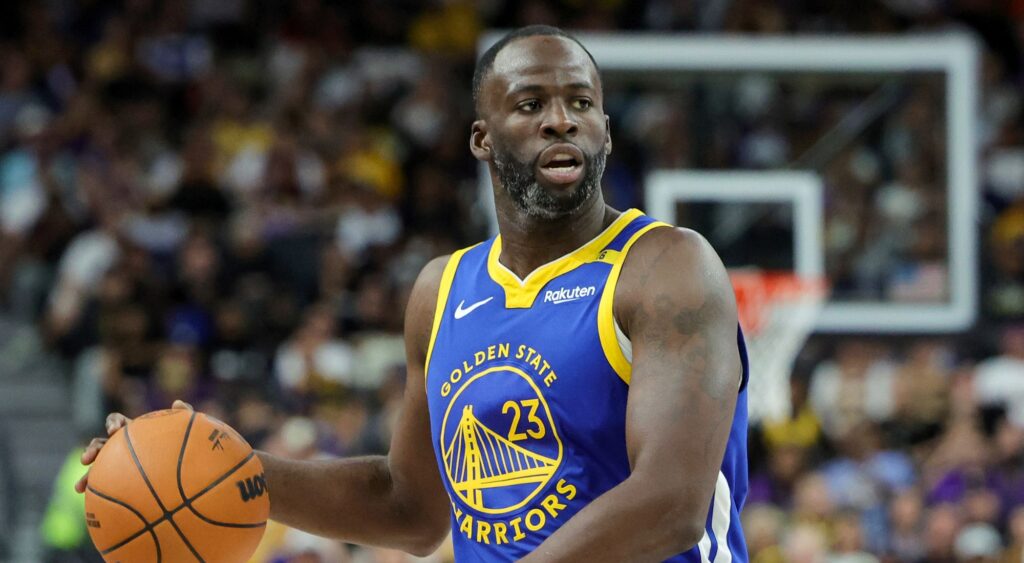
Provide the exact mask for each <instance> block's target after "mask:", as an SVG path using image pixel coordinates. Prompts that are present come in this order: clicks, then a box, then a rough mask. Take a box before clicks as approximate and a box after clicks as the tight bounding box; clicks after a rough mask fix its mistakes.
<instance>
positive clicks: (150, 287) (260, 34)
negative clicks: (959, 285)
mask: <svg viewBox="0 0 1024 563" xmlns="http://www.w3.org/2000/svg"><path fill="white" fill-rule="evenodd" d="M531 23H549V24H554V25H560V26H563V27H565V28H567V29H577V30H590V31H614V30H623V31H639V30H647V31H661V32H668V31H686V32H698V33H707V32H723V31H724V32H743V33H753V34H791V33H801V32H811V33H826V34H840V33H868V34H878V33H886V34H889V33H902V32H906V31H933V32H935V31H951V32H952V31H956V32H962V33H968V34H971V35H973V36H974V37H975V38H977V39H978V41H979V42H980V44H981V45H982V46H983V53H984V54H983V60H982V61H981V62H982V67H983V71H982V77H981V81H982V84H981V88H982V90H981V108H980V109H981V115H980V127H979V131H978V132H977V135H978V146H979V150H980V153H981V156H982V160H981V165H982V168H981V171H980V172H981V173H980V177H979V180H980V182H981V189H982V190H983V192H982V199H983V210H982V213H983V217H982V221H981V223H980V224H979V226H978V228H979V229H980V232H979V235H980V238H981V240H982V254H983V257H982V263H981V264H979V265H978V266H979V268H980V269H981V271H982V272H983V276H982V277H983V282H984V290H983V291H982V293H981V295H980V296H979V299H980V302H981V307H982V311H983V320H982V321H981V323H980V326H981V327H982V328H983V329H984V331H985V332H984V334H986V335H989V334H991V335H993V336H992V338H991V339H990V341H989V342H988V345H984V344H983V345H977V342H976V341H975V342H973V343H971V344H970V345H967V344H964V342H963V341H961V340H956V339H951V340H908V341H906V342H900V343H898V344H895V345H894V344H891V343H883V342H879V341H875V340H870V339H857V340H835V341H824V342H820V343H818V346H817V347H816V348H815V350H817V351H818V352H819V353H817V354H810V356H813V359H812V361H810V362H808V365H807V366H805V369H803V370H802V372H801V373H800V374H798V376H795V377H794V378H793V398H794V405H795V406H796V408H795V409H794V415H793V417H792V419H791V420H788V421H785V422H780V423H776V424H772V425H767V426H764V427H758V428H755V429H753V432H752V439H751V443H752V456H751V459H752V467H751V477H752V481H751V491H750V505H749V508H748V509H747V511H746V514H745V522H746V525H747V533H748V540H749V542H750V545H751V550H752V554H753V558H754V560H755V561H757V562H761V563H774V562H776V561H789V562H794V563H816V562H826V561H828V562H860V561H864V562H872V561H910V562H936V563H941V562H947V561H950V562H951V561H972V562H973V561H984V562H995V561H1017V562H1019V561H1021V560H1022V558H1024V555H1022V551H1021V550H1022V548H1024V328H1021V326H1022V325H1021V324H1019V323H1021V322H1024V105H1022V103H1024V99H1022V95H1021V92H1022V86H1024V73H1022V71H1024V66H1022V62H1024V60H1022V50H1021V48H1020V46H1021V45H1022V44H1024V2H1021V1H1020V0H917V1H904V0H870V1H867V2H852V3H844V2H829V1H825V0H820V1H819V0H789V1H785V2H774V1H767V0H732V1H714V0H703V1H692V2H691V1H678V0H639V1H626V0H598V1H593V0H592V1H582V0H550V1H544V0H525V1H521V2H519V1H515V2H514V1H505V0H481V1H479V2H471V1H462V0H434V1H425V0H381V1H376V0H375V1H372V2H370V1H367V2H343V1H339V2H330V1H327V0H294V1H284V0H276V1H252V0H218V1H216V2H205V1H202V0H192V1H189V0H123V1H120V2H106V1H101V0H49V1H42V2H28V1H21V2H6V3H3V5H2V6H0V37H2V40H0V68H2V70H3V72H2V78H0V151H2V152H0V310H2V311H4V312H5V314H6V315H9V316H12V317H14V318H18V319H21V320H22V321H24V322H31V323H34V324H36V325H37V326H38V327H39V330H40V332H41V334H42V335H43V336H44V338H45V341H46V343H47V345H48V346H49V348H50V349H51V350H53V351H54V352H56V353H58V354H60V355H61V356H62V357H63V358H65V359H66V361H67V365H68V366H69V370H68V371H69V373H70V376H69V381H71V384H72V385H73V389H74V394H73V396H74V404H72V405H71V409H72V411H73V414H74V418H75V422H76V424H77V426H78V427H79V429H80V430H81V431H82V434H83V436H90V435H94V434H97V433H98V432H101V429H102V418H103V416H104V414H105V413H106V412H108V411H112V410H117V411H121V412H125V413H127V414H129V415H136V414H139V413H143V412H146V411H149V410H153V409H158V408H166V407H167V405H169V404H170V401H171V400H172V399H173V398H182V399H185V400H188V401H190V402H191V403H192V404H194V405H195V406H196V407H197V408H198V409H200V410H203V411H205V412H208V413H211V414H214V415H215V416H218V417H222V418H223V419H224V420H227V421H229V422H230V423H232V424H233V425H234V426H235V428H237V429H238V430H239V431H240V432H241V433H242V434H243V435H245V436H246V437H247V438H248V439H249V441H250V442H251V443H252V444H253V445H256V446H258V447H261V448H263V449H266V450H269V451H272V452H276V453H279V454H281V455H286V456H290V457H295V458H314V457H318V456H328V455H361V454H373V453H383V452H386V450H387V447H388V443H389V440H390V429H391V427H392V424H393V423H394V420H395V416H396V414H397V410H398V407H399V402H400V401H399V400H400V397H401V395H402V392H403V381H404V362H405V359H404V351H403V350H404V349H403V342H402V337H401V330H402V322H403V319H402V314H403V311H404V305H405V302H406V299H407V297H408V293H409V291H410V289H411V285H412V283H413V281H414V279H415V276H416V275H417V273H418V271H419V269H420V267H421V266H422V265H424V264H425V263H426V261H427V260H429V259H430V258H432V257H433V256H436V255H440V254H444V253H447V252H450V251H451V250H453V249H455V248H458V247H459V246H461V245H466V244H469V243H473V242H476V241H478V240H481V239H483V238H485V237H486V236H487V235H488V221H489V218H488V217H487V211H486V209H487V207H486V206H481V205H479V202H478V192H477V172H478V168H477V166H476V163H475V162H474V161H473V160H472V159H471V157H470V155H469V152H468V150H467V133H468V131H469V124H470V123H471V122H472V120H473V118H474V116H473V111H472V108H473V106H472V102H471V99H470V92H469V82H470V76H471V74H472V68H473V63H474V56H475V53H476V42H477V39H478V37H479V34H480V33H481V32H482V31H483V30H485V29H488V28H494V27H499V28H508V27H515V26H518V25H524V24H531ZM874 84H875V86H870V85H869V86H864V85H863V84H853V85H848V84H838V85H836V84H829V83H827V82H822V81H820V80H813V79H803V80H800V79H792V78H784V77H781V76H775V77H773V76H750V77H740V78H739V79H738V80H736V81H734V82H733V83H731V85H729V86H728V87H724V86H721V84H720V83H719V85H717V86H716V85H714V84H711V85H707V86H702V87H695V86H686V87H684V88H682V90H678V89H677V90H672V88H668V89H660V90H659V89H658V88H651V89H648V90H646V91H645V90H643V89H639V90H638V89H637V88H636V85H635V84H629V83H628V81H622V80H620V81H618V82H616V80H615V78H614V77H609V79H608V88H609V95H608V101H607V103H606V106H607V109H608V111H609V113H610V114H611V116H612V129H613V132H614V134H615V152H614V153H613V155H612V156H611V157H610V159H609V162H608V169H607V173H606V177H605V190H606V193H607V194H608V199H609V201H610V202H611V203H612V204H614V205H616V206H618V207H620V208H624V207H629V206H640V207H642V206H643V197H642V193H643V175H644V171H645V170H649V169H652V168H665V167H670V168H707V169H712V168H727V169H736V168H744V169H775V168H782V167H786V166H796V167H801V168H807V167H809V168H814V169H817V170H818V171H819V172H820V173H821V174H822V176H823V178H824V179H825V183H826V190H827V192H826V206H827V223H826V225H827V233H826V244H827V248H828V255H827V258H828V260H827V268H828V270H829V273H830V277H831V279H832V280H833V281H834V283H835V286H834V288H833V289H834V292H835V293H836V295H838V296H839V297H841V298H846V299H852V300H857V299H869V300H877V299H891V300H902V301H908V300H909V301H922V302H929V301H931V302H934V301H941V300H944V299H946V298H947V297H948V281H947V277H948V276H947V274H948V272H947V264H946V256H945V249H946V245H947V240H946V212H947V208H946V199H945V196H946V192H945V190H946V182H945V177H946V168H945V163H946V155H945V151H946V144H945V143H946V140H945V137H944V132H945V129H944V127H945V114H944V110H943V108H944V107H945V101H946V100H945V99H944V94H943V89H942V82H941V77H935V76H920V77H906V80H902V81H897V83H895V84H885V81H884V80H882V79H878V80H875V82H874ZM878 84H883V87H882V90H881V94H878V95H877V96H874V98H878V99H879V100H880V102H879V103H880V105H881V107H882V109H883V110H884V111H882V112H881V113H880V115H881V117H878V118H877V119H874V120H868V122H867V123H868V124H867V125H866V126H865V127H863V128H860V129H857V130H855V131H854V132H853V134H852V136H851V138H849V139H840V140H841V141H842V142H840V143H837V144H836V145H835V146H830V145H828V144H825V145H822V144H821V143H819V142H818V141H820V139H821V138H822V137H823V136H824V135H825V134H826V133H828V132H830V131H832V129H833V128H835V127H836V125H837V124H839V123H840V122H841V121H842V120H843V119H844V117H846V116H847V115H849V113H850V112H851V111H859V110H858V105H859V104H861V103H862V102H863V101H864V99H865V98H866V97H868V96H870V95H872V93H873V92H875V89H876V88H877V85H878ZM616 88H619V90H618V91H616V90H615V89H616ZM840 129H842V128H840ZM1015 323H1017V324H1015ZM976 340H977V339H976ZM754 370H755V371H754V374H755V375H754V376H755V377H756V366H755V367H754ZM86 541H87V540H86ZM63 547H69V546H63ZM69 549H72V550H73V549H74V546H70V547H69ZM446 557H447V556H446V555H444V554H441V555H439V556H437V557H436V558H435V559H437V560H444V559H445V558H446ZM1000 557H1002V558H1003V559H1000ZM56 560H60V559H59V558H58V559H56ZM257 560H258V561H268V562H269V561H274V562H293V563H298V562H316V561H348V560H351V561H358V562H362V561H366V562H372V561H379V562H384V561H395V562H401V561H409V560H410V559H409V558H406V557H405V556H403V555H401V554H395V553H390V552H385V551H382V550H364V549H355V548H350V547H348V546H344V545H341V544H337V543H336V542H331V541H327V540H322V539H318V538H314V537H312V536H306V535H303V534H299V533H297V532H295V531H291V530H286V529H283V528H279V527H276V526H275V527H273V528H271V529H270V530H268V533H267V539H266V541H265V542H264V545H263V546H262V547H261V552H260V555H259V556H258V558H257Z"/></svg>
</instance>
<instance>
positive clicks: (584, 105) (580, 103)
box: [573, 98, 594, 109]
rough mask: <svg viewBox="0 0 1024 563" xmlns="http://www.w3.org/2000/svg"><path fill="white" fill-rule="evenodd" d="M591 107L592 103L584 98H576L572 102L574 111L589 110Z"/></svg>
mask: <svg viewBox="0 0 1024 563" xmlns="http://www.w3.org/2000/svg"><path fill="white" fill-rule="evenodd" d="M593 105H594V102H591V101H590V100H588V99H586V98H577V99H575V100H573V106H574V107H575V108H576V109H590V108H591V107H593Z"/></svg>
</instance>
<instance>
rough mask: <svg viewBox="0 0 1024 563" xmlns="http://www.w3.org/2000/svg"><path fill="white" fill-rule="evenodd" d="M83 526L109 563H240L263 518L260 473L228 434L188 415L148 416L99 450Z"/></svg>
mask: <svg viewBox="0 0 1024 563" xmlns="http://www.w3.org/2000/svg"><path fill="white" fill-rule="evenodd" d="M85 512H86V523H87V525H88V528H89V535H90V536H92V541H93V544H95V545H96V549H98V550H99V552H100V553H101V554H102V555H103V558H104V559H105V560H106V561H108V562H120V563H136V562H138V563H152V562H157V563H179V562H188V561H193V562H195V561H198V562H203V563H236V562H237V563H244V562H245V561H248V559H249V557H250V556H251V555H252V553H253V552H254V551H255V550H256V545H257V544H258V543H259V541H260V538H261V537H262V536H263V531H264V529H265V527H266V521H267V516H268V515H269V513H270V497H269V492H268V491H267V485H266V481H265V480H264V478H263V465H262V464H261V463H260V460H259V458H258V457H256V455H255V452H253V450H252V448H251V447H250V446H249V444H248V443H247V442H246V441H245V440H244V439H243V438H242V437H241V436H240V435H239V434H238V433H237V432H235V430H234V429H232V428H231V427H230V426H228V425H226V424H224V423H223V422H220V421H219V420H216V419H214V418H211V417H207V416H206V415H204V414H202V413H197V412H193V411H190V410H185V409H175V410H163V411H155V412H151V413H149V414H146V415H143V416H140V417H139V418H137V419H135V420H133V421H132V422H131V423H129V424H128V426H126V427H124V428H122V429H121V430H119V431H118V432H117V433H116V434H114V436H112V437H111V438H110V440H109V441H108V442H107V444H106V445H105V446H104V447H103V449H102V450H100V453H99V456H98V457H97V458H96V461H95V462H94V464H93V466H92V469H91V470H90V472H89V486H88V488H87V489H86V492H85Z"/></svg>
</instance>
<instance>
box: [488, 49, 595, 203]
mask: <svg viewBox="0 0 1024 563" xmlns="http://www.w3.org/2000/svg"><path fill="white" fill-rule="evenodd" d="M600 88H601V86H600V82H599V78H598V75H597V69H595V68H594V64H593V63H592V62H591V60H590V57H589V56H587V54H586V52H585V51H583V49H581V48H580V47H579V45H577V44H576V43H575V42H573V41H571V40H568V39H565V38H562V37H551V36H535V37H525V38H522V39H519V40H516V41H514V42H512V43H510V44H509V45H507V46H506V47H505V48H504V49H502V50H501V52H500V53H498V56H497V57H496V58H495V60H494V65H493V67H492V68H491V71H490V72H489V73H488V74H487V76H486V77H485V78H484V83H483V85H482V88H481V96H480V113H481V118H482V119H481V120H480V121H477V122H476V123H475V124H474V139H473V143H472V145H473V150H474V154H475V155H476V156H477V158H481V159H482V160H487V161H489V162H491V163H492V164H493V166H494V171H495V173H496V175H497V177H498V180H499V183H500V184H501V187H500V188H499V189H504V190H505V191H506V192H507V194H508V196H509V199H511V201H512V203H513V204H514V205H515V206H516V207H517V208H518V210H519V211H520V212H522V213H524V214H525V215H527V216H529V217H532V218H538V219H557V218H560V217H565V216H568V215H571V214H573V213H574V212H575V211H577V210H578V209H580V208H581V207H583V206H584V204H585V203H586V202H587V201H589V200H590V199H591V198H592V197H593V196H594V195H595V193H597V192H598V190H600V187H601V176H602V175H603V174H604V165H605V158H606V156H607V154H608V153H609V152H610V151H611V137H610V135H609V131H608V117H607V116H606V115H605V114H604V110H603V99H602V97H601V89H600ZM478 146H482V147H489V150H488V151H484V150H479V149H478Z"/></svg>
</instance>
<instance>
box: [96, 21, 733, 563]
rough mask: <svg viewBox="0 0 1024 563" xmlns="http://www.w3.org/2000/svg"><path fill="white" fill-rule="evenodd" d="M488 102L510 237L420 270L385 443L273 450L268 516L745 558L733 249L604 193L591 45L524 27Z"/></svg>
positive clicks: (309, 525)
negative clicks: (340, 452)
mask: <svg viewBox="0 0 1024 563" xmlns="http://www.w3.org/2000/svg"><path fill="white" fill-rule="evenodd" d="M473 93H474V98H475V101H476V108H477V113H478V120H477V121H476V122H475V123H473V126H472V131H471V133H470V150H471V151H472V153H473V156H475V157H476V158H477V159H479V160H482V161H484V162H486V163H487V164H488V166H489V169H490V174H491V179H492V181H493V184H494V186H495V188H494V198H495V204H496V208H497V218H498V225H499V230H500V233H501V234H500V235H499V236H498V237H497V238H495V239H492V240H489V241H486V242H483V243H481V244H478V245H476V246H473V247H471V248H468V249H464V250H460V251H458V252H456V253H454V254H452V255H451V256H445V257H442V258H438V259H436V260H434V261H432V262H430V263H429V264H428V265H427V266H426V267H425V268H424V270H423V272H422V273H421V274H420V276H419V279H418V280H417V282H416V284H415V287H414V289H413V291H412V296H411V298H410V301H409V306H408V310H407V314H406V325H405V331H406V335H405V336H406V343H407V360H408V383H407V387H406V395H405V399H404V401H405V404H404V408H403V411H402V416H401V419H400V421H399V423H398V426H397V428H396V430H395V433H394V437H393V442H392V444H391V450H390V453H389V455H388V456H386V457H366V458H358V459H342V460H332V461H314V462H298V461H289V460H284V459H278V458H275V457H273V456H270V455H266V454H260V456H261V459H262V461H263V465H264V467H265V471H266V473H265V474H266V480H267V483H268V488H269V490H270V493H271V499H272V502H271V506H272V514H271V517H272V518H273V519H275V520H277V521H280V522H283V523H285V524H288V525H290V526H294V527H296V528H299V529H302V530H307V531H310V532H312V533H315V534H320V535H323V536H329V537H335V538H340V539H344V540H346V541H349V542H353V543H361V544H374V545H382V546H389V547H394V548H398V549H402V550H405V551H408V552H410V553H413V554H417V555H426V554H428V553H430V552H431V551H433V550H434V549H435V548H436V547H437V545H438V544H439V543H440V542H441V541H442V540H443V539H444V537H445V536H446V534H448V533H449V532H451V533H452V535H453V539H454V545H455V555H456V559H457V560H458V561H460V562H463V561H513V560H522V561H527V562H530V561H587V562H590V563H596V562H600V561H609V562H622V561H661V560H669V561H715V562H730V561H747V554H746V551H745V547H744V540H743V537H742V532H741V530H740V522H739V510H740V508H741V507H742V504H743V500H744V496H745V494H746V488H747V478H746V463H747V461H746V423H747V417H746V392H745V388H746V379H747V365H746V356H745V351H744V346H743V341H742V336H741V335H740V334H739V331H738V328H737V326H738V324H737V317H736V305H735V302H734V297H733V294H732V289H731V286H730V284H729V279H728V277H727V274H726V271H725V269H724V267H723V266H722V263H721V261H720V260H719V258H718V257H717V255H716V254H715V252H714V251H713V250H712V249H711V247H710V246H709V245H708V243H707V242H706V241H705V240H704V239H703V238H701V236H700V235H698V234H696V233H694V232H692V231H688V230H685V229H677V228H672V227H669V226H668V225H664V224H662V223H658V222H655V221H653V220H652V219H650V218H648V217H646V216H644V215H643V214H642V213H640V212H639V211H636V210H630V211H625V212H621V211H617V210H615V209H612V208H610V207H608V206H607V205H605V203H604V200H603V198H602V194H601V190H600V182H601V176H602V173H603V172H604V165H605V158H606V156H607V155H608V154H609V153H610V152H611V150H612V140H611V134H610V131H609V119H608V116H607V115H605V114H604V110H603V101H604V100H603V98H602V88H601V79H600V76H599V75H598V69H597V65H596V63H595V62H594V60H593V58H592V57H591V55H590V53H589V52H588V51H587V50H586V49H585V48H584V47H583V46H582V45H581V44H580V43H579V42H578V41H577V40H575V39H573V38H572V37H570V36H568V35H566V34H565V33H563V32H562V31H560V30H558V29H556V28H551V27H543V26H533V27H528V28H524V29H520V30H518V31H515V32H513V33H511V34H509V35H508V36H506V37H505V38H504V39H502V40H501V41H499V42H498V43H497V44H496V45H495V46H494V47H492V48H491V49H490V50H488V51H487V52H486V53H485V54H484V55H483V57H482V59H481V60H480V62H479V64H478V66H477V69H476V73H475V76H474V79H473ZM176 406H177V407H178V408H188V407H187V406H186V405H184V404H183V403H180V402H179V403H177V404H176ZM125 422H126V419H125V418H124V417H123V416H121V415H117V414H114V415H111V416H110V417H109V419H108V432H111V433H112V432H113V431H114V430H116V429H117V428H119V427H121V426H123V425H124V424H125ZM101 446H102V443H101V442H100V441H97V442H96V443H94V444H93V445H92V446H91V447H90V449H89V451H88V452H87V453H86V454H85V455H84V456H83V462H84V463H91V462H92V460H93V459H94V458H95V455H96V452H97V451H98V449H99V447H101ZM83 481H84V480H83ZM83 485H84V482H83V483H81V484H80V486H79V488H80V489H81V488H83Z"/></svg>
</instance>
